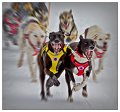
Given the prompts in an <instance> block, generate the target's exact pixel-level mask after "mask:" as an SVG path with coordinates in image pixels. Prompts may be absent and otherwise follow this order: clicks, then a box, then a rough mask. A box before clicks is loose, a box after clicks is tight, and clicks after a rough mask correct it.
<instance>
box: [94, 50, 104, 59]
mask: <svg viewBox="0 0 120 112" xmlns="http://www.w3.org/2000/svg"><path fill="white" fill-rule="evenodd" d="M94 51H95V54H96V57H97V58H102V57H103V55H104V54H105V51H104V50H102V52H99V51H98V50H97V49H96V48H95V49H94Z"/></svg>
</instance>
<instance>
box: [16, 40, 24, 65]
mask: <svg viewBox="0 0 120 112" xmlns="http://www.w3.org/2000/svg"><path fill="white" fill-rule="evenodd" d="M19 52H20V56H19V60H18V64H17V66H18V67H21V66H22V65H23V58H24V53H25V40H24V39H23V38H20V40H19Z"/></svg>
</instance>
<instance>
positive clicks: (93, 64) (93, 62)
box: [91, 58, 96, 81]
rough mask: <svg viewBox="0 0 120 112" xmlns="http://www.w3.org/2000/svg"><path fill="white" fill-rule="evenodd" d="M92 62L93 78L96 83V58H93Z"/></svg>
mask: <svg viewBox="0 0 120 112" xmlns="http://www.w3.org/2000/svg"><path fill="white" fill-rule="evenodd" d="M91 62H92V78H93V81H96V72H95V58H92V60H91Z"/></svg>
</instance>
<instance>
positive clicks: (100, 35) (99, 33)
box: [84, 25, 111, 81]
mask: <svg viewBox="0 0 120 112" xmlns="http://www.w3.org/2000/svg"><path fill="white" fill-rule="evenodd" d="M84 36H85V38H89V39H92V40H94V41H95V42H96V46H95V49H94V55H93V58H92V65H93V69H92V70H93V80H94V81H96V77H97V74H98V73H100V71H101V70H103V61H104V58H105V55H106V52H107V50H108V42H109V40H110V39H111V36H110V34H109V33H105V32H104V31H103V30H102V29H101V28H100V27H99V26H97V25H93V26H90V27H88V28H86V29H85V32H84ZM97 60H98V61H97ZM95 61H97V63H98V65H97V63H95ZM96 66H97V67H96ZM96 68H97V69H96Z"/></svg>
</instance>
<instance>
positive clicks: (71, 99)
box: [65, 70, 73, 102]
mask: <svg viewBox="0 0 120 112" xmlns="http://www.w3.org/2000/svg"><path fill="white" fill-rule="evenodd" d="M65 79H66V83H67V86H68V99H67V100H68V101H69V102H73V98H72V90H71V86H70V80H71V79H70V76H69V72H68V71H67V70H65Z"/></svg>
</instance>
